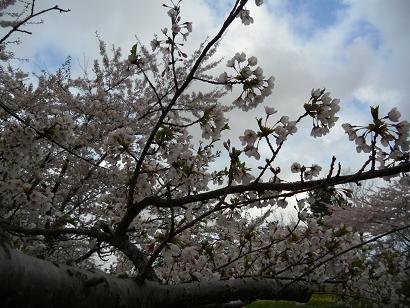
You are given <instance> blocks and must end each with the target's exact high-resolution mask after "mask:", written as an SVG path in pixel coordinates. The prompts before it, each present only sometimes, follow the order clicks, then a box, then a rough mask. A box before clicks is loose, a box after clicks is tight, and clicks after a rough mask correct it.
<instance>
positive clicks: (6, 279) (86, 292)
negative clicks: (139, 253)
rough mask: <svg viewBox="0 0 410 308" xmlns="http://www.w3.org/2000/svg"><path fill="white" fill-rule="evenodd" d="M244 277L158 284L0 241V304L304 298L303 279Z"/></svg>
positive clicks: (184, 303)
mask: <svg viewBox="0 0 410 308" xmlns="http://www.w3.org/2000/svg"><path fill="white" fill-rule="evenodd" d="M282 287H283V282H281V281H278V280H274V279H266V278H244V279H231V280H225V281H219V280H218V281H216V280H215V281H204V282H195V283H186V284H179V285H174V286H169V285H161V284H159V283H157V282H152V281H145V282H143V283H137V282H136V281H134V280H133V279H131V278H125V279H123V278H118V277H116V276H114V275H108V274H105V273H103V272H100V271H86V270H81V269H77V268H74V267H71V266H67V265H59V264H55V263H52V262H49V261H45V260H41V259H37V258H34V257H31V256H28V255H25V254H23V253H21V252H18V251H16V250H15V249H12V248H10V246H8V244H6V243H4V242H2V243H1V242H0V307H3V308H8V307H13V308H14V307H26V308H30V307H43V308H47V307H61V308H63V307H67V308H72V307H87V308H90V307H98V308H105V307H107V308H108V307H110V308H117V307H122V308H125V307H135V308H139V307H144V308H145V307H192V306H198V305H208V304H214V305H215V304H222V303H229V302H231V301H249V300H255V299H273V300H294V301H298V302H306V301H308V300H309V298H310V295H311V293H312V291H311V289H310V288H309V287H308V286H307V285H306V284H303V283H294V284H292V285H291V286H289V287H287V288H286V289H285V290H282Z"/></svg>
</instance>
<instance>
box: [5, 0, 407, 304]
mask: <svg viewBox="0 0 410 308" xmlns="http://www.w3.org/2000/svg"><path fill="white" fill-rule="evenodd" d="M262 2H263V1H259V0H256V1H255V3H256V5H261V4H262ZM13 3H14V1H5V2H3V3H2V6H1V7H0V8H1V9H4V8H5V7H7V5H10V4H13ZM247 3H248V1H246V0H238V1H236V2H235V3H234V4H233V7H232V10H231V11H230V13H229V15H228V16H227V17H226V19H225V22H224V23H223V25H222V26H221V28H220V30H219V31H218V33H217V34H216V35H215V36H214V37H213V38H212V39H210V40H209V41H208V42H206V43H204V44H202V45H201V46H200V47H199V49H198V50H197V51H196V52H194V53H193V54H192V55H188V54H186V53H185V51H184V50H183V46H184V45H183V44H184V43H183V42H184V41H185V40H187V38H188V36H189V34H190V33H191V31H192V24H191V22H188V21H184V20H183V19H182V17H181V5H180V2H178V3H177V4H175V3H172V2H171V3H170V4H167V5H164V7H165V8H166V9H167V11H168V12H167V13H168V16H169V18H170V20H171V27H170V28H169V29H167V28H164V29H162V30H161V33H162V34H161V35H160V36H155V38H154V39H153V40H152V41H151V49H152V51H149V50H148V49H147V48H146V47H144V46H143V45H141V44H140V43H138V44H135V45H134V46H132V48H131V50H130V53H129V54H128V58H127V59H124V57H123V56H122V53H121V50H120V49H118V48H114V47H113V48H112V49H111V51H107V48H106V45H105V43H104V42H102V41H100V45H99V47H100V58H101V59H100V60H99V61H98V60H96V61H95V62H94V65H93V69H92V77H90V74H88V73H86V74H84V76H79V77H73V76H72V75H71V71H70V61H69V60H67V62H66V63H65V64H64V65H63V66H62V67H61V68H60V69H59V70H57V71H56V72H55V73H47V72H44V73H42V74H41V75H40V76H38V78H37V80H36V83H35V84H34V83H32V81H31V80H30V79H28V78H27V77H28V75H27V74H26V73H25V72H22V71H21V70H20V69H18V68H16V67H14V66H13V65H11V62H9V63H8V65H2V66H1V68H0V106H1V108H2V110H3V111H2V113H1V114H0V117H1V122H0V123H1V124H0V130H1V137H0V138H1V139H0V162H1V164H0V168H1V169H0V171H1V178H0V195H1V207H0V211H1V217H2V218H1V220H0V222H1V229H2V234H1V239H2V245H1V247H0V258H1V260H2V262H0V276H1V278H2V279H0V284H1V285H0V286H1V288H0V290H1V292H3V293H4V294H1V295H2V296H1V301H2V305H3V306H4V307H12V306H13V307H15V306H19V305H20V306H27V307H30V306H33V307H37V306H43V307H47V306H50V307H53V306H59V307H65V306H67V307H72V306H97V305H98V306H101V307H163V306H167V307H184V306H187V307H192V306H206V305H216V306H221V305H224V304H229V305H231V306H232V305H239V306H240V305H244V303H247V302H249V301H253V300H255V299H257V298H261V299H275V300H277V299H289V300H296V301H301V302H305V301H307V300H308V299H309V297H310V295H311V294H312V286H313V285H315V284H319V285H323V284H327V283H332V284H338V285H339V286H340V287H339V288H338V290H340V292H341V293H342V294H344V295H346V296H355V298H357V297H359V296H364V297H366V298H368V299H369V300H372V301H375V302H377V303H384V304H386V303H391V302H393V301H398V292H397V290H398V289H399V288H400V287H401V281H402V280H403V279H404V277H405V276H406V274H407V273H408V265H407V264H408V263H407V262H408V260H407V259H405V258H402V256H401V255H400V253H399V252H400V251H399V250H398V249H397V247H396V246H395V245H390V244H389V245H379V246H378V247H380V248H379V249H380V250H379V251H380V253H379V254H378V257H377V258H374V259H373V260H371V262H369V259H368V255H369V253H371V252H372V251H374V249H375V246H374V245H375V243H376V244H377V243H379V242H380V241H379V240H382V239H383V238H385V237H386V236H388V235H390V234H393V233H395V232H399V231H402V230H404V229H406V228H408V227H409V225H408V224H406V225H403V226H400V227H397V226H396V227H393V228H392V229H389V230H386V231H385V232H384V233H381V234H378V235H377V236H374V237H371V238H369V239H367V240H366V241H365V242H363V241H360V238H359V234H358V233H356V232H354V231H353V230H352V229H351V228H348V227H346V226H337V227H335V228H328V227H324V226H322V225H320V224H318V223H317V221H316V220H315V219H311V218H308V217H307V215H306V212H307V208H306V206H305V202H306V200H305V198H304V194H305V193H306V192H309V191H311V190H314V189H320V188H323V187H332V186H335V185H342V184H344V183H350V182H360V181H363V180H366V179H371V178H380V177H387V176H403V175H405V173H406V172H409V171H410V163H409V162H408V151H409V141H408V135H409V129H410V124H409V123H408V122H407V121H399V119H400V113H399V112H398V111H397V110H396V109H393V110H391V111H390V112H389V113H388V115H386V116H384V115H382V111H379V108H378V107H373V108H372V109H371V113H372V121H373V122H372V123H370V124H369V125H366V126H352V125H351V124H348V123H345V124H343V127H344V128H345V130H346V132H347V134H348V135H349V139H351V140H354V141H355V142H356V145H357V150H358V152H360V151H364V152H366V153H369V158H368V160H366V161H365V162H364V163H363V166H362V167H361V168H360V169H359V170H357V172H355V173H352V174H349V175H344V176H341V175H340V168H341V166H340V164H339V166H338V168H337V167H336V158H335V157H334V158H333V159H332V162H331V164H330V166H329V168H328V171H327V172H326V174H324V177H322V178H319V179H317V180H313V177H319V176H320V172H321V171H322V169H323V167H321V166H319V165H317V164H313V165H305V164H303V163H298V162H294V163H293V164H292V166H291V171H292V172H294V173H296V174H298V175H299V176H300V180H299V181H295V182H292V181H286V180H285V179H284V175H282V174H281V170H280V168H278V166H277V165H276V159H277V156H278V153H279V152H281V151H282V149H283V145H284V143H285V142H286V140H287V139H288V138H291V136H292V135H294V134H295V133H296V132H297V127H298V125H299V123H300V122H301V121H303V120H305V119H309V120H311V121H313V128H312V131H311V135H312V136H313V137H322V136H324V135H327V134H328V133H329V130H330V129H331V128H332V127H333V126H334V125H335V122H336V121H337V120H338V117H337V116H336V115H337V112H338V111H339V109H340V106H339V104H340V101H339V100H338V99H333V98H331V96H330V93H329V92H326V90H325V89H313V90H312V92H311V94H310V98H309V99H308V101H307V102H306V103H305V104H304V105H303V106H301V115H300V116H299V117H297V116H295V115H292V117H294V118H293V119H291V118H290V117H289V116H282V117H280V118H276V115H275V113H276V110H274V109H273V108H272V107H270V106H266V107H265V114H264V115H263V116H262V117H261V118H258V119H257V124H258V129H257V131H254V130H252V129H245V131H244V133H243V135H242V136H240V137H239V140H240V141H241V143H242V145H241V146H239V147H238V146H236V147H235V146H234V142H231V141H230V140H229V139H228V140H225V141H223V139H222V132H223V131H224V130H226V129H228V128H229V124H228V120H227V119H226V118H225V113H226V112H228V111H230V110H232V109H234V108H238V109H241V110H243V111H247V110H249V109H252V108H254V107H256V106H258V105H259V104H260V103H262V102H263V101H264V99H265V98H266V97H267V96H269V95H270V94H271V91H272V89H273V86H274V78H273V77H269V78H267V77H265V76H264V73H263V70H262V68H260V67H259V66H258V65H257V64H258V61H257V59H256V58H255V57H253V56H251V57H248V56H247V55H246V54H245V53H243V52H242V53H236V54H235V55H234V56H233V58H231V59H229V60H228V61H227V63H226V66H227V70H228V71H227V72H224V73H222V74H220V75H219V77H217V78H214V77H213V76H212V73H211V70H212V69H213V68H215V67H216V66H217V65H218V64H219V63H220V62H221V61H219V60H213V59H212V56H213V55H214V53H215V51H216V47H217V46H218V44H221V43H222V42H221V38H222V37H223V35H224V33H225V32H226V30H227V29H228V27H229V26H230V25H231V24H232V23H233V22H234V21H235V20H236V18H237V17H238V18H239V19H240V20H241V21H242V23H243V24H244V25H249V24H250V23H252V22H253V18H252V17H251V15H250V10H249V7H246V6H247V5H249V4H247ZM52 10H58V11H60V12H64V11H65V10H62V9H60V8H58V7H53V8H50V9H48V10H44V11H40V12H38V13H36V12H35V1H32V2H30V3H26V6H25V12H26V13H27V16H26V17H22V16H25V15H24V14H18V15H10V17H12V18H17V20H14V21H12V22H9V23H2V25H3V26H5V27H10V28H11V30H10V32H9V33H8V34H7V35H6V36H5V37H4V38H3V39H2V40H1V42H0V44H1V50H2V52H3V54H5V55H7V56H5V57H3V58H4V59H6V60H10V59H11V58H10V57H12V55H11V54H10V53H7V40H8V38H9V37H10V35H12V34H13V33H15V32H25V33H27V30H24V29H23V28H22V27H23V26H24V25H25V24H26V23H27V22H28V21H29V20H30V19H31V18H34V17H36V16H39V15H41V14H44V13H46V12H48V11H52ZM3 13H4V12H3ZM198 84H206V85H208V86H212V88H210V90H209V91H207V92H204V91H202V92H201V91H198V90H196V89H197V88H196V87H195V86H194V85H198ZM232 89H239V92H240V93H239V95H238V97H237V98H236V99H235V100H234V101H233V102H232V104H229V105H223V104H222V103H221V102H220V98H221V97H222V96H224V95H225V94H226V93H227V91H230V90H232ZM195 129H197V130H199V131H200V133H201V136H197V137H196V138H193V132H194V130H195ZM262 147H266V148H268V149H269V150H270V153H269V154H264V155H262V154H261V153H260V152H262V151H260V149H261V148H262ZM222 151H223V152H224V154H225V155H226V157H227V160H226V161H223V156H222V155H221V154H222ZM261 158H264V159H262V160H261ZM250 159H256V160H260V163H259V166H258V167H257V168H255V169H254V170H252V169H251V168H250V167H249V160H250ZM215 161H222V162H224V163H225V167H223V168H221V169H217V170H213V169H212V168H211V166H212V163H214V162H215ZM376 163H378V166H377V167H378V168H376ZM403 178H404V177H403ZM290 200H295V201H296V202H297V206H296V207H295V208H296V210H297V221H296V223H295V224H294V225H291V226H285V227H281V226H278V225H277V224H276V223H274V222H272V218H271V217H272V214H273V213H274V212H275V211H276V210H277V209H278V207H282V208H286V207H287V205H288V203H289V201H290ZM255 207H256V208H259V209H261V212H260V214H259V215H256V214H254V215H250V214H249V210H250V209H251V208H255ZM384 243H385V242H383V244H384ZM10 246H12V247H13V248H11V247H10ZM29 255H30V256H29ZM376 259H377V262H375V260H376ZM96 260H98V261H96ZM103 262H104V263H105V264H106V267H105V269H106V271H107V272H108V273H110V274H111V275H109V274H105V273H102V272H101V271H98V270H95V269H94V270H93V271H91V270H90V269H93V268H95V267H98V265H99V264H101V263H103ZM335 262H337V263H338V266H334V264H335ZM114 274H117V275H120V276H121V277H118V276H114ZM22 294H24V296H21V295H22Z"/></svg>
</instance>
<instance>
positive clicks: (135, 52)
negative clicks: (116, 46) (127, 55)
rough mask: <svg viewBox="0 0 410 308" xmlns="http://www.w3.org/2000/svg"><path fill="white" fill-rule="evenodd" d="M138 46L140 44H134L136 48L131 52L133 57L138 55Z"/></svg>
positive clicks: (133, 47)
mask: <svg viewBox="0 0 410 308" xmlns="http://www.w3.org/2000/svg"><path fill="white" fill-rule="evenodd" d="M137 45H138V44H134V46H132V48H131V50H130V52H131V54H132V55H134V56H136V55H137Z"/></svg>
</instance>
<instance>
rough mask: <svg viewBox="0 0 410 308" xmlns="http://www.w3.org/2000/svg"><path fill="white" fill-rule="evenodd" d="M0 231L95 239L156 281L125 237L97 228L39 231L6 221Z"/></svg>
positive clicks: (140, 254) (144, 258) (139, 254)
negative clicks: (120, 253) (107, 245)
mask: <svg viewBox="0 0 410 308" xmlns="http://www.w3.org/2000/svg"><path fill="white" fill-rule="evenodd" d="M0 229H3V230H5V231H7V232H15V233H20V234H26V235H49V236H58V235H63V234H74V235H86V236H89V237H91V238H95V239H97V240H99V241H101V242H106V243H108V244H110V245H112V246H114V247H116V248H118V249H119V250H120V251H121V252H123V253H124V255H126V256H127V257H128V258H129V259H130V260H131V262H132V263H133V264H134V266H135V268H136V269H137V270H138V271H139V272H142V271H143V270H144V272H145V277H146V278H147V279H149V280H153V281H158V277H157V275H156V274H155V271H154V270H153V269H152V267H148V268H147V267H146V264H147V263H148V260H147V258H146V256H145V255H144V254H143V253H142V252H141V251H140V250H139V249H138V247H136V246H135V245H133V244H131V243H130V242H129V240H128V239H127V238H126V237H120V236H117V235H114V234H109V233H106V232H102V231H99V230H98V229H97V228H91V229H86V228H61V229H40V228H32V229H28V228H22V227H19V226H14V225H11V224H9V223H8V222H7V221H5V220H3V219H1V220H0Z"/></svg>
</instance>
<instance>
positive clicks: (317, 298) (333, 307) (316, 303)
mask: <svg viewBox="0 0 410 308" xmlns="http://www.w3.org/2000/svg"><path fill="white" fill-rule="evenodd" d="M300 306H308V307H321V308H325V307H327V308H346V307H351V305H345V304H343V303H336V297H335V296H334V295H332V294H313V295H312V297H311V299H310V301H309V302H307V303H305V304H301V303H296V302H290V301H266V300H258V301H256V302H253V303H252V304H249V305H247V306H246V307H247V308H268V307H272V308H273V307H285V308H286V307H300ZM361 307H364V306H361Z"/></svg>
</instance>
